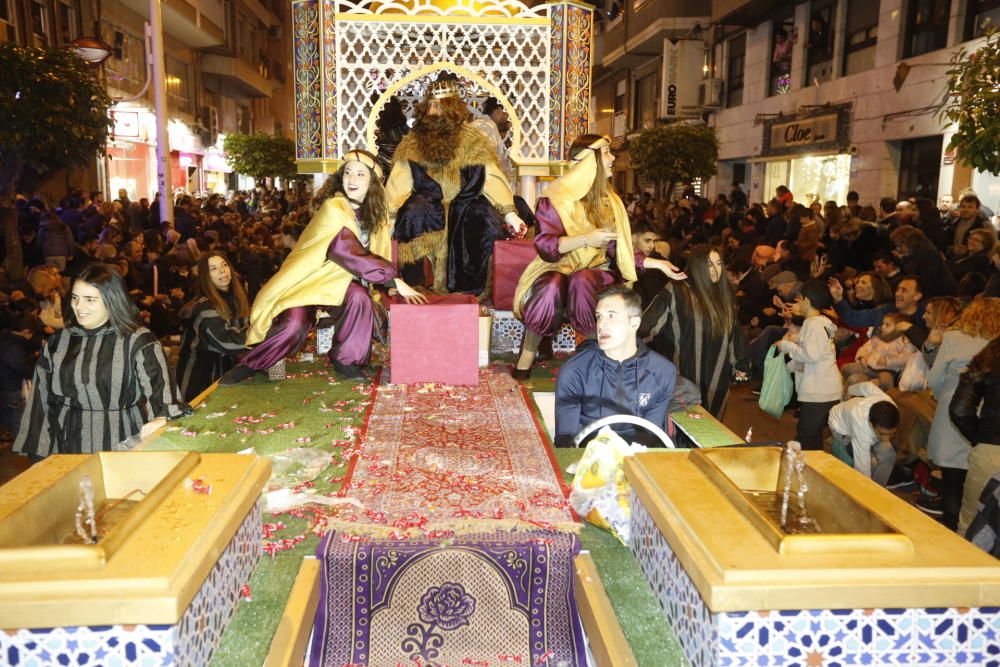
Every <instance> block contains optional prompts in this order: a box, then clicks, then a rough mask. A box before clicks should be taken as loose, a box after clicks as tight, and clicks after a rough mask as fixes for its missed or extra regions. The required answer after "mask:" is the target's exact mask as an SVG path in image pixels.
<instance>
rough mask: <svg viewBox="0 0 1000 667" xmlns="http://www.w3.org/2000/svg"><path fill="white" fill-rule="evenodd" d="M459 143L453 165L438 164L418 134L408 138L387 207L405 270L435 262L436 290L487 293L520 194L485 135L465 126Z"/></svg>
mask: <svg viewBox="0 0 1000 667" xmlns="http://www.w3.org/2000/svg"><path fill="white" fill-rule="evenodd" d="M457 143H458V148H457V150H456V151H455V155H454V157H453V158H452V159H451V160H450V161H449V162H447V163H444V164H439V163H432V162H429V161H428V160H426V159H425V158H424V157H423V156H422V153H421V150H420V145H419V138H418V135H417V134H416V133H414V132H411V133H410V134H408V135H406V137H404V138H403V140H402V141H401V142H400V144H399V147H398V148H397V149H396V153H395V155H394V156H393V160H394V164H393V167H392V172H391V173H390V174H389V179H388V181H387V182H386V188H385V190H386V202H387V204H388V207H389V219H390V220H393V221H394V222H395V226H394V229H393V238H394V239H396V240H397V241H398V242H399V248H398V252H399V263H400V264H401V265H403V264H413V263H416V262H418V261H419V260H422V259H423V258H424V257H426V258H429V259H430V260H431V263H432V265H433V267H434V291H435V292H438V293H444V292H446V291H448V292H471V293H474V294H479V293H480V292H482V291H483V289H484V287H485V285H486V281H487V277H488V274H489V266H490V263H491V260H492V257H493V242H494V241H495V240H497V239H498V238H501V237H502V233H503V216H504V215H505V214H507V213H508V212H510V211H513V210H514V193H513V192H512V191H511V189H510V183H509V182H508V181H507V179H506V177H505V176H504V174H503V171H502V170H501V169H500V166H499V164H498V163H497V157H496V151H495V150H494V148H493V146H492V145H491V144H490V142H489V140H488V139H487V138H486V137H485V136H484V135H483V133H482V132H480V131H479V130H477V129H475V128H474V127H472V126H471V125H468V124H466V125H463V126H462V129H461V131H460V133H459V136H458V138H457Z"/></svg>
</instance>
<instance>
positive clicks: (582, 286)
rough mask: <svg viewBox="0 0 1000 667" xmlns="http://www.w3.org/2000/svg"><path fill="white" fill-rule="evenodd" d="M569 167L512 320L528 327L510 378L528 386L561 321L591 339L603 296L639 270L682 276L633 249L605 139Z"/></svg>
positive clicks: (544, 221) (545, 216) (594, 141)
mask: <svg viewBox="0 0 1000 667" xmlns="http://www.w3.org/2000/svg"><path fill="white" fill-rule="evenodd" d="M569 155H570V160H571V166H570V168H569V171H567V172H566V174H564V175H563V176H562V177H561V178H559V180H557V181H555V182H553V183H552V184H551V185H549V187H548V188H547V189H546V191H545V195H546V196H545V197H542V198H541V199H539V200H538V208H537V210H536V212H535V216H536V218H537V219H538V224H539V228H540V231H539V233H538V235H537V236H535V250H537V251H538V257H536V258H535V259H534V260H532V262H531V263H530V264H529V265H528V267H527V268H526V269H525V270H524V273H522V274H521V278H520V280H518V283H517V290H515V292H514V315H515V316H517V317H518V318H519V319H520V320H521V321H522V322H524V339H523V340H522V342H521V354H520V356H519V357H518V360H517V364H516V366H515V368H514V371H513V373H512V375H513V376H514V377H515V378H517V379H522V380H523V379H527V378H528V377H529V376H530V373H531V366H532V365H533V364H534V362H535V354H536V353H537V352H538V345H539V343H540V342H541V340H542V338H544V337H546V336H552V335H554V334H555V333H556V331H558V330H559V326H560V325H561V324H562V322H563V318H566V319H569V321H570V323H571V324H572V325H573V328H574V329H576V331H577V332H578V333H580V334H583V335H585V336H589V335H592V334H593V333H594V329H595V327H596V323H595V320H594V308H595V307H596V305H597V293H598V292H600V291H601V290H602V289H604V288H605V287H610V286H611V285H612V284H614V283H616V282H634V281H635V280H636V269H637V268H638V269H642V268H656V269H658V270H660V271H663V273H664V274H665V275H667V276H668V277H670V278H675V279H681V278H683V277H684V274H683V273H680V272H679V271H677V269H676V267H674V265H673V264H671V263H670V262H668V261H666V260H664V259H655V258H652V257H645V256H644V255H643V254H642V253H641V252H640V253H636V252H635V251H634V250H633V248H632V233H631V229H630V228H629V221H628V213H627V212H626V210H625V204H623V203H622V200H621V199H620V198H619V197H618V195H617V194H616V193H615V191H614V190H612V189H611V187H609V185H608V176H609V175H610V173H611V167H612V165H613V164H614V161H615V158H614V155H612V153H611V143H610V142H609V141H608V139H607V137H603V136H601V135H597V134H584V135H582V136H580V137H578V138H577V139H576V141H574V142H573V145H572V146H570V150H569Z"/></svg>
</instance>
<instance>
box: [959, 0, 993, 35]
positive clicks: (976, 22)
mask: <svg viewBox="0 0 1000 667" xmlns="http://www.w3.org/2000/svg"><path fill="white" fill-rule="evenodd" d="M989 28H1000V0H969V6H968V9H967V10H966V13H965V32H964V35H963V38H964V39H965V40H969V39H976V38H977V37H982V36H983V35H985V34H986V31H987V30H988V29H989Z"/></svg>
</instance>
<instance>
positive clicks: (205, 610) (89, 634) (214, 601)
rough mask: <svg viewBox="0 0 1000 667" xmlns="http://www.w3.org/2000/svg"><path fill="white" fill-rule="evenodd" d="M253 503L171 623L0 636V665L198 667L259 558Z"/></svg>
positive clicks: (257, 510)
mask: <svg viewBox="0 0 1000 667" xmlns="http://www.w3.org/2000/svg"><path fill="white" fill-rule="evenodd" d="M262 509H263V508H262V505H261V502H260V501H259V500H258V502H257V503H256V504H255V505H254V507H253V509H252V510H251V511H250V513H249V514H247V517H246V519H244V520H243V523H242V524H241V525H240V527H239V529H238V530H237V531H236V535H235V536H234V537H233V539H232V540H231V541H230V542H229V546H227V547H226V550H225V551H223V552H222V555H221V556H220V557H219V560H218V562H217V563H216V564H215V567H214V568H212V571H211V572H210V573H209V575H208V577H207V578H206V579H205V582H204V583H203V584H202V587H201V589H200V590H199V591H198V593H197V594H196V595H195V597H194V599H193V600H191V604H190V605H188V608H187V610H186V611H185V612H184V616H183V617H182V618H181V620H180V622H179V623H178V624H177V625H103V626H77V627H65V628H48V629H24V628H22V629H18V630H6V631H4V632H0V664H4V665H11V667H51V666H52V665H95V666H97V665H99V666H100V667H134V666H138V667H146V666H149V667H152V666H154V665H155V666H159V665H179V666H181V667H188V666H190V667H204V665H207V664H208V663H209V661H210V660H211V657H212V652H213V651H215V648H216V646H218V645H219V640H220V638H221V637H222V633H223V631H224V630H225V629H226V626H227V625H228V623H229V619H230V618H232V615H233V612H235V610H236V603H237V602H238V601H239V599H240V588H241V587H242V586H243V584H244V583H246V582H248V581H249V580H250V575H251V574H253V571H254V568H255V567H256V566H257V562H258V561H259V560H260V557H261V547H262V539H263V538H262V525H263V524H262Z"/></svg>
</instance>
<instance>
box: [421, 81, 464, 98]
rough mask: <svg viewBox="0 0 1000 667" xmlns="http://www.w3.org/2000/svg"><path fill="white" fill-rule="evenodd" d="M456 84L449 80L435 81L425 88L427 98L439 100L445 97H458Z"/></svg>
mask: <svg viewBox="0 0 1000 667" xmlns="http://www.w3.org/2000/svg"><path fill="white" fill-rule="evenodd" d="M458 95H459V93H458V83H457V82H455V81H452V80H450V79H446V80H444V81H435V82H434V83H432V84H431V85H430V86H428V87H427V98H428V99H435V100H440V99H444V98H445V97H458Z"/></svg>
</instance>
